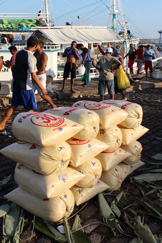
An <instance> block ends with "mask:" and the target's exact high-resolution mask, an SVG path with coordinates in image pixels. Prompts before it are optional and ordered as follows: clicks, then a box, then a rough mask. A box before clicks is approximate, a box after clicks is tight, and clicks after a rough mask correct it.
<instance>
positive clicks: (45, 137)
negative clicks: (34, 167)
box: [12, 112, 83, 146]
mask: <svg viewBox="0 0 162 243" xmlns="http://www.w3.org/2000/svg"><path fill="white" fill-rule="evenodd" d="M82 129H83V126H82V125H80V124H78V123H76V122H73V121H70V120H68V119H66V118H64V117H60V116H53V115H51V114H48V113H42V112H23V113H20V114H18V115H17V116H16V118H15V119H14V121H13V124H12V132H13V134H14V136H15V137H16V138H17V139H19V140H22V141H25V142H29V143H32V144H37V145H39V146H52V145H55V144H58V143H60V142H63V141H66V140H67V139H69V138H70V137H73V136H74V135H75V134H76V133H78V132H80V131H81V130H82Z"/></svg>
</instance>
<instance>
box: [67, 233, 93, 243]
mask: <svg viewBox="0 0 162 243" xmlns="http://www.w3.org/2000/svg"><path fill="white" fill-rule="evenodd" d="M72 235H73V239H74V242H75V243H79V242H81V243H91V241H90V239H89V238H88V236H87V235H86V234H85V233H83V231H80V230H79V231H76V232H74V233H73V234H72Z"/></svg>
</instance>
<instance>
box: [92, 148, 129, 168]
mask: <svg viewBox="0 0 162 243" xmlns="http://www.w3.org/2000/svg"><path fill="white" fill-rule="evenodd" d="M128 156H130V153H129V152H127V151H125V150H123V149H121V148H119V149H118V150H116V151H113V152H105V151H104V152H102V153H100V154H99V155H97V156H96V158H97V159H99V160H100V162H101V164H102V167H103V171H107V170H110V169H111V168H112V167H114V166H115V165H117V164H119V163H120V162H122V161H124V160H125V159H126V158H127V157H128Z"/></svg>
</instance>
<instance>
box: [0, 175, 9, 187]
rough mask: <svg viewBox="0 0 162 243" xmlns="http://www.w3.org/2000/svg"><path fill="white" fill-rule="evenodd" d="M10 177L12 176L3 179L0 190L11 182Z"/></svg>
mask: <svg viewBox="0 0 162 243" xmlns="http://www.w3.org/2000/svg"><path fill="white" fill-rule="evenodd" d="M11 176H12V174H10V175H9V176H7V177H6V178H5V179H3V180H2V181H0V189H1V188H2V187H3V186H4V185H6V184H7V183H8V182H9V181H10V180H11Z"/></svg>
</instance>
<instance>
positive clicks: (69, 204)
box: [5, 187, 75, 222]
mask: <svg viewBox="0 0 162 243" xmlns="http://www.w3.org/2000/svg"><path fill="white" fill-rule="evenodd" d="M5 198H6V199H8V200H10V201H12V202H14V203H16V204H17V205H19V206H20V207H22V208H24V209H26V210H27V211H28V212H30V213H32V214H34V215H36V216H38V217H41V218H43V219H45V220H47V221H50V222H56V221H59V220H61V219H62V218H63V217H68V216H69V215H70V214H71V213H72V212H73V209H74V204H75V201H74V196H73V193H72V192H71V190H66V191H64V192H63V193H61V194H60V195H59V196H57V197H54V198H50V199H48V198H43V199H41V198H38V197H36V196H34V195H32V194H30V193H28V192H26V191H24V190H23V189H21V188H20V187H18V188H16V189H15V190H13V191H11V192H9V193H8V194H7V195H5Z"/></svg>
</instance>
